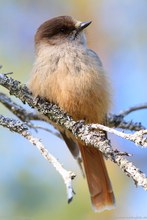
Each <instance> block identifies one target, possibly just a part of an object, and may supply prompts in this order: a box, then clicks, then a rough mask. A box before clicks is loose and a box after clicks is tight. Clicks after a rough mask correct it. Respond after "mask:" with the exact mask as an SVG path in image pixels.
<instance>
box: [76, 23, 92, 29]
mask: <svg viewBox="0 0 147 220" xmlns="http://www.w3.org/2000/svg"><path fill="white" fill-rule="evenodd" d="M91 22H92V21H86V22H81V23H80V25H79V27H78V30H79V31H82V30H83V29H85V28H86V27H87V26H89V25H90V24H91Z"/></svg>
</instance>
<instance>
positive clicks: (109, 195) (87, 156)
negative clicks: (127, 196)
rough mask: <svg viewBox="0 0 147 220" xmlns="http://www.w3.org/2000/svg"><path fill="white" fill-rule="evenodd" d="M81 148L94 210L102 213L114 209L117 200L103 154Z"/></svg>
mask: <svg viewBox="0 0 147 220" xmlns="http://www.w3.org/2000/svg"><path fill="white" fill-rule="evenodd" d="M79 148H80V151H81V155H82V159H83V163H84V168H85V173H86V177H87V182H88V187H89V191H90V195H91V202H92V206H93V208H94V210H95V211H97V212H101V211H103V210H110V209H112V208H114V207H115V198H114V194H113V190H112V187H111V182H110V179H109V176H108V173H107V170H106V166H105V162H104V159H103V155H102V153H101V152H100V151H99V150H97V149H96V148H94V147H87V146H86V147H85V146H83V145H82V144H79Z"/></svg>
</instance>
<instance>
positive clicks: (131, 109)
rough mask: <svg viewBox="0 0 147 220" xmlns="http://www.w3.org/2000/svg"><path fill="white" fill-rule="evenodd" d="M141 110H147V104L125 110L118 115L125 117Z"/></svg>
mask: <svg viewBox="0 0 147 220" xmlns="http://www.w3.org/2000/svg"><path fill="white" fill-rule="evenodd" d="M142 109H147V103H143V104H139V105H136V106H133V107H130V108H128V109H126V110H123V111H121V112H119V114H118V115H119V116H123V117H125V116H126V115H128V114H130V113H132V112H134V111H138V110H142Z"/></svg>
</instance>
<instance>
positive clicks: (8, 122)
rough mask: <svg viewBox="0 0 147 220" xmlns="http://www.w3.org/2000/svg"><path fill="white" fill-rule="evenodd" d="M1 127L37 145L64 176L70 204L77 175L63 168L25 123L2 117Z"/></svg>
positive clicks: (0, 118)
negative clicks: (73, 183)
mask: <svg viewBox="0 0 147 220" xmlns="http://www.w3.org/2000/svg"><path fill="white" fill-rule="evenodd" d="M0 125H2V126H3V127H6V128H8V129H9V130H11V131H14V132H16V133H19V134H21V135H22V136H23V137H24V138H26V139H27V140H29V141H30V142H31V143H32V144H33V145H35V146H36V147H37V148H38V150H39V151H40V153H41V154H42V156H43V157H44V158H45V159H46V160H47V161H48V162H50V163H51V164H52V165H53V166H54V167H55V169H56V170H57V171H58V172H59V174H60V175H61V176H62V178H63V180H64V183H65V185H66V191H67V198H68V202H70V201H72V199H73V194H74V191H73V188H72V180H73V179H74V178H75V174H74V173H73V172H71V171H67V170H65V169H64V168H63V166H62V165H61V164H60V163H59V161H58V160H57V159H56V158H55V157H54V156H53V155H52V154H50V153H49V152H48V151H47V149H46V148H45V146H44V145H43V144H42V143H41V141H40V140H39V139H38V138H35V137H33V136H32V134H31V133H30V132H29V130H28V127H27V126H26V124H25V123H22V122H20V121H18V120H15V119H10V118H6V117H4V116H2V115H0Z"/></svg>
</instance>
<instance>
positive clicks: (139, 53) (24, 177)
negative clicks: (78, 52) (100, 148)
mask: <svg viewBox="0 0 147 220" xmlns="http://www.w3.org/2000/svg"><path fill="white" fill-rule="evenodd" d="M58 15H72V16H74V17H75V18H76V19H79V20H82V21H87V20H92V21H93V22H92V24H91V25H90V26H89V27H88V28H87V35H88V45H89V47H90V48H92V49H94V50H95V51H96V52H97V53H98V54H99V56H100V58H101V60H102V62H103V65H104V67H105V69H106V71H107V72H108V74H109V77H110V80H111V81H112V86H113V105H112V109H111V112H112V113H118V112H119V111H120V110H122V109H125V108H127V107H129V106H133V105H135V104H139V103H142V102H145V101H146V97H147V87H146V82H147V22H146V21H147V1H146V0H142V1H138V0H129V1H128V0H124V1H118V0H109V1H107V0H79V1H77V0H69V1H67V0H41V1H39V0H20V1H17V0H11V1H10V0H5V1H0V64H2V65H3V69H2V70H1V72H10V71H13V72H14V74H13V77H14V78H15V79H18V80H20V81H21V82H23V83H26V82H27V80H28V78H29V74H30V72H31V69H32V64H33V61H34V45H33V37H34V34H35V31H36V29H37V28H38V26H39V25H40V24H41V23H42V22H44V21H45V20H47V19H49V18H52V17H55V16H58ZM1 91H3V92H6V90H4V89H3V88H1ZM16 101H17V102H18V100H16ZM19 103H20V102H19ZM20 104H21V103H20ZM26 108H29V107H28V106H26ZM0 112H1V114H4V115H5V116H9V117H13V118H15V116H13V115H12V114H11V113H10V112H9V111H8V110H6V109H5V108H4V107H3V106H2V105H0ZM127 119H128V120H134V121H136V122H137V121H138V122H139V121H140V122H142V123H143V124H144V125H146V126H147V117H146V111H138V112H136V113H133V114H131V115H129V117H127ZM35 123H36V124H37V122H35ZM38 124H39V123H38ZM45 126H48V125H45ZM32 132H33V134H34V135H35V136H36V137H41V139H42V141H43V143H44V144H45V145H46V146H47V148H48V150H49V151H50V152H51V153H52V154H54V155H55V156H56V157H57V158H58V159H59V160H60V162H62V163H63V164H64V167H65V168H67V169H68V170H73V171H74V172H75V173H76V174H77V177H76V179H75V180H74V182H73V185H74V190H75V192H76V195H75V198H74V200H73V202H72V203H71V204H70V205H68V204H67V201H66V191H65V186H64V183H63V181H62V179H61V177H60V176H59V174H58V173H57V172H56V170H55V169H54V168H53V167H52V165H49V164H48V162H47V161H45V160H44V158H43V157H42V156H41V155H40V153H39V152H38V150H37V149H36V148H35V147H33V146H32V145H31V144H30V143H28V141H27V140H25V139H24V138H22V137H21V136H19V135H17V134H14V133H11V132H9V131H8V130H7V129H4V128H2V127H0V220H1V219H2V220H10V219H12V220H13V219H15V220H16V219H17V220H20V219H28V220H29V219H33V220H34V219H38V220H42V219H43V220H47V219H55V220H56V219H59V218H60V220H62V219H63V220H66V219H70V220H72V219H77V220H92V219H102V220H103V219H104V220H107V219H109V220H111V219H136V218H137V219H143V218H144V219H146V218H147V209H146V204H147V193H146V192H145V191H144V190H143V189H142V188H136V187H135V186H134V183H133V182H132V180H130V179H129V178H128V177H126V176H125V175H124V174H123V173H122V172H121V171H120V169H119V168H118V167H117V166H116V165H114V164H112V163H111V162H109V161H108V162H107V165H108V170H109V174H110V178H111V180H112V185H113V188H114V191H115V195H116V204H117V205H116V209H114V210H112V211H106V212H103V213H100V214H96V213H94V212H93V210H92V209H91V204H90V199H89V193H88V188H87V184H86V181H85V180H84V179H83V178H82V176H81V174H80V172H79V169H78V167H77V165H76V162H75V161H74V159H73V158H72V156H71V155H70V153H69V152H68V150H67V149H66V146H65V144H64V143H63V141H61V140H59V139H58V138H56V137H55V136H53V135H51V134H49V133H47V132H45V131H39V132H38V133H35V132H34V131H32ZM110 138H111V140H112V145H113V146H114V147H117V149H120V150H123V151H127V152H130V153H133V157H132V158H130V159H131V160H132V161H133V162H134V163H135V164H136V166H137V167H139V168H140V169H141V170H142V171H144V172H145V173H147V159H146V158H147V150H145V149H139V148H138V147H137V146H135V145H134V144H131V143H129V142H128V141H123V140H122V139H120V138H116V137H115V136H110ZM61 152H62V153H61Z"/></svg>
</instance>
